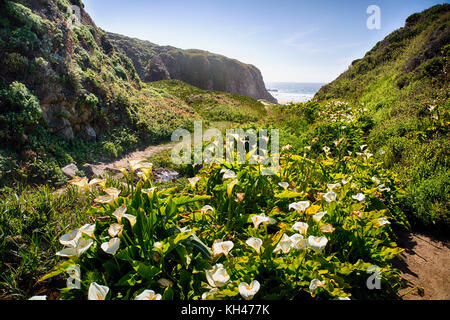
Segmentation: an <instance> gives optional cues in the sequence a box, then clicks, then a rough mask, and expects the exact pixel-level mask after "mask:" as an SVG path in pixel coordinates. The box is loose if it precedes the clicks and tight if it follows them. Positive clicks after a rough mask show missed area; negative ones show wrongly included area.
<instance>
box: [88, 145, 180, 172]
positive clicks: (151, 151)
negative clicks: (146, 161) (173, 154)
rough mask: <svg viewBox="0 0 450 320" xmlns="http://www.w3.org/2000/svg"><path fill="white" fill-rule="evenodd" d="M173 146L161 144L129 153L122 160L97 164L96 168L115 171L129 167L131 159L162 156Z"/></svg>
mask: <svg viewBox="0 0 450 320" xmlns="http://www.w3.org/2000/svg"><path fill="white" fill-rule="evenodd" d="M173 146H174V144H173V143H169V144H161V145H157V146H149V147H147V148H146V149H145V150H141V151H135V152H132V153H129V154H127V155H125V156H124V157H123V158H121V159H118V160H114V161H111V162H107V163H104V162H100V163H98V164H96V165H95V166H96V167H97V168H98V169H101V170H103V171H105V170H114V168H115V166H127V165H128V160H129V159H136V158H150V157H152V156H155V155H157V154H160V153H162V152H164V151H167V150H170V149H171V148H172V147H173Z"/></svg>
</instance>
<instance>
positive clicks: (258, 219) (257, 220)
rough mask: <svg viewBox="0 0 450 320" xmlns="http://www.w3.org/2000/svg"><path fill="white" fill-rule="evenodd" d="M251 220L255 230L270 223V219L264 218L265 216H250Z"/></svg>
mask: <svg viewBox="0 0 450 320" xmlns="http://www.w3.org/2000/svg"><path fill="white" fill-rule="evenodd" d="M251 219H252V221H253V225H254V226H255V229H258V227H259V225H260V224H261V223H263V224H265V225H267V224H269V221H270V218H269V217H266V215H265V214H260V215H254V216H252V218H251Z"/></svg>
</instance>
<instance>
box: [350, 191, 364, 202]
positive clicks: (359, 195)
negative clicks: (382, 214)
mask: <svg viewBox="0 0 450 320" xmlns="http://www.w3.org/2000/svg"><path fill="white" fill-rule="evenodd" d="M352 199H354V200H357V201H359V202H363V201H364V200H366V196H365V195H364V194H363V193H358V194H356V195H354V196H352Z"/></svg>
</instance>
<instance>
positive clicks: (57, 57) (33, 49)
mask: <svg viewBox="0 0 450 320" xmlns="http://www.w3.org/2000/svg"><path fill="white" fill-rule="evenodd" d="M72 5H79V6H81V7H83V4H82V3H81V2H80V1H78V0H72V1H68V0H49V1H37V0H26V1H2V2H0V61H1V62H0V141H1V142H0V169H1V170H0V186H2V185H5V184H9V183H14V184H23V183H25V184H26V183H55V182H58V181H62V180H64V176H63V174H62V172H61V170H60V168H62V167H63V166H66V165H68V164H76V165H78V168H80V167H81V166H82V165H83V164H84V163H85V162H87V161H95V160H98V159H99V157H117V156H120V155H121V154H123V153H124V152H126V151H127V150H133V149H136V148H137V147H138V146H140V145H148V144H154V143H158V142H161V141H165V140H168V139H170V135H171V133H172V132H173V131H174V130H175V129H177V128H179V127H186V128H190V127H191V125H192V123H193V121H194V120H196V119H201V116H200V115H199V113H198V112H197V111H199V112H203V114H204V110H203V111H202V110H200V109H201V108H197V106H198V105H202V101H200V102H198V100H201V99H200V98H197V106H196V108H197V111H196V109H195V108H194V107H192V106H191V105H190V104H189V103H188V102H187V101H185V100H183V99H180V98H179V97H177V96H174V95H173V94H171V93H170V92H168V91H165V89H162V88H155V87H154V86H152V85H147V84H145V83H144V82H142V81H141V79H140V76H139V73H138V72H136V69H135V67H134V64H133V61H132V60H130V58H128V57H127V55H126V54H125V53H124V52H123V51H122V50H120V49H116V48H115V46H114V45H113V43H111V41H110V39H109V37H108V35H107V34H106V33H104V32H103V31H102V30H100V29H99V28H98V27H97V26H96V25H95V23H94V22H93V21H92V19H91V18H90V17H89V15H88V14H87V13H86V12H85V11H84V10H83V8H81V12H80V15H81V21H78V20H79V19H76V16H74V14H73V11H72ZM223 59H225V58H223ZM230 61H231V60H230ZM233 63H236V64H238V62H233ZM224 67H225V66H224ZM226 68H228V67H226ZM246 70H247V71H248V72H247V73H246V72H244V73H245V75H242V74H240V76H242V77H243V79H244V80H245V79H247V80H245V81H246V83H235V84H231V83H228V84H227V85H230V86H231V87H232V86H234V85H236V86H238V87H236V90H237V91H239V90H241V91H242V92H243V93H248V94H249V93H251V92H253V93H255V95H256V96H258V90H260V89H261V88H259V87H258V86H259V85H260V83H259V78H258V77H257V76H259V77H260V74H259V71H257V69H252V68H250V67H248V69H246ZM189 72H192V73H193V74H194V75H195V74H196V70H186V71H185V73H189ZM251 72H255V76H254V77H253V76H252V73H251ZM247 76H248V77H247ZM246 77H247V78H246ZM261 83H262V80H261ZM241 85H242V86H241ZM247 85H248V86H249V88H248V90H250V91H247V92H244V91H245V90H244V89H245V88H244V86H247ZM176 86H177V88H184V87H185V86H187V85H185V84H184V83H181V82H179V83H177V84H176ZM239 86H240V87H239ZM171 87H173V85H172V86H171ZM231 87H230V88H231ZM168 88H169V87H166V89H168ZM223 89H224V91H227V90H225V89H226V88H225V87H223ZM262 89H264V90H265V88H264V87H263V88H262ZM252 90H253V91H252ZM229 91H233V90H229ZM201 97H202V99H205V100H204V102H206V101H209V99H210V98H211V99H210V100H214V101H215V103H214V104H213V107H214V108H215V110H213V111H211V112H210V113H214V114H216V115H217V117H215V119H216V120H218V121H219V120H228V119H237V118H239V116H240V115H243V117H241V120H240V121H252V120H257V119H258V117H257V116H255V113H258V112H259V110H260V109H261V108H262V104H260V103H259V102H257V101H255V100H253V99H251V98H248V99H246V98H244V97H238V96H236V95H227V94H225V93H217V92H211V93H208V92H203V93H202V94H201ZM215 97H218V98H215ZM258 97H261V98H263V96H258ZM266 98H268V99H269V98H270V97H266ZM255 105H256V106H257V109H256V110H255V111H254V112H253V111H252V110H250V109H252V108H254V107H255ZM228 106H232V107H230V108H228ZM236 110H239V112H237V111H236ZM248 114H252V117H251V119H250V118H248V117H247V115H248Z"/></svg>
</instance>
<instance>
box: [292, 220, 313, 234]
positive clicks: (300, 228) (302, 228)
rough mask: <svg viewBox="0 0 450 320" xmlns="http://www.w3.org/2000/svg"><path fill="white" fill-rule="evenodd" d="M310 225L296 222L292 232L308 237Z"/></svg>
mask: <svg viewBox="0 0 450 320" xmlns="http://www.w3.org/2000/svg"><path fill="white" fill-rule="evenodd" d="M308 228H309V225H308V224H307V223H306V222H296V223H295V224H294V225H293V226H292V230H294V231H297V232H299V233H300V234H304V235H306V233H307V232H308Z"/></svg>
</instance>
